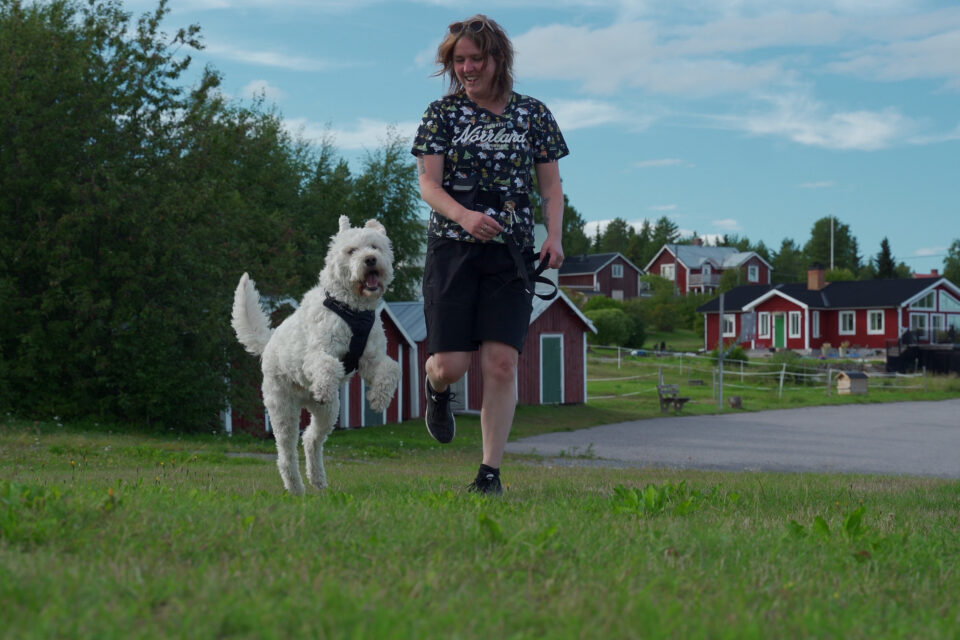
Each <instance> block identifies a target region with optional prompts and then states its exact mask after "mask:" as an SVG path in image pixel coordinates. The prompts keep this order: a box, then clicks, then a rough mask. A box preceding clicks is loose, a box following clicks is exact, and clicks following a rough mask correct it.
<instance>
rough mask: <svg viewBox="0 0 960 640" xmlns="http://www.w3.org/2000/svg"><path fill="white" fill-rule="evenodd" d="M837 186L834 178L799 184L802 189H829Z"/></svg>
mask: <svg viewBox="0 0 960 640" xmlns="http://www.w3.org/2000/svg"><path fill="white" fill-rule="evenodd" d="M834 186H836V183H835V182H834V181H833V180H821V181H820V182H802V183H800V184H798V185H797V187H798V188H800V189H828V188H830V187H834Z"/></svg>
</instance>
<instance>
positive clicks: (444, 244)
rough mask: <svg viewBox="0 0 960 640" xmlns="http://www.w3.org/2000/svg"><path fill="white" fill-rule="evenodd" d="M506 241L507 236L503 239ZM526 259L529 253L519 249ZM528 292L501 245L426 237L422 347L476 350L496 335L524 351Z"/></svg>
mask: <svg viewBox="0 0 960 640" xmlns="http://www.w3.org/2000/svg"><path fill="white" fill-rule="evenodd" d="M507 241H508V242H509V241H510V240H509V239H508V240H507ZM523 255H524V260H525V261H526V262H527V263H528V264H530V263H532V262H533V261H534V258H535V256H534V253H533V251H532V250H530V249H528V250H526V251H524V252H523ZM532 310H533V296H532V295H531V294H530V293H528V292H527V291H526V289H525V288H524V286H523V280H521V279H520V277H519V274H518V273H517V265H516V262H514V260H513V258H512V257H511V255H510V252H509V250H508V249H507V247H506V245H504V244H501V243H499V242H487V243H481V242H462V241H460V240H451V239H448V238H436V237H431V238H429V239H428V240H427V258H426V264H425V265H424V271H423V314H424V317H425V319H426V322H427V351H429V352H430V353H441V352H447V351H476V350H477V349H478V348H479V346H480V343H481V342H484V341H486V340H496V341H497V342H503V343H505V344H509V345H511V346H513V347H514V348H515V349H516V350H517V351H518V352H522V351H523V342H524V340H526V338H527V330H528V329H529V328H530V312H531V311H532Z"/></svg>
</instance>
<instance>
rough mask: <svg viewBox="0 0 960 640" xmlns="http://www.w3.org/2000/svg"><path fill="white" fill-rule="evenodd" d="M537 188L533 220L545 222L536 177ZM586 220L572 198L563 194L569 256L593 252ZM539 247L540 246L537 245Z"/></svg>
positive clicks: (566, 246)
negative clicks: (571, 200)
mask: <svg viewBox="0 0 960 640" xmlns="http://www.w3.org/2000/svg"><path fill="white" fill-rule="evenodd" d="M534 185H535V188H534V190H533V195H532V196H531V198H530V201H531V205H532V206H533V220H534V222H536V223H538V224H543V206H542V204H541V202H540V193H539V191H538V189H537V188H536V179H534ZM584 225H586V220H584V219H583V216H581V215H580V212H579V211H577V210H576V208H575V207H574V206H573V205H572V204H570V198H569V197H568V196H567V194H563V252H564V254H566V255H568V256H581V255H586V254H588V253H590V252H591V250H592V248H593V247H592V245H591V242H590V238H588V237H587V234H586V232H585V231H584V230H583V228H584ZM537 249H539V247H537Z"/></svg>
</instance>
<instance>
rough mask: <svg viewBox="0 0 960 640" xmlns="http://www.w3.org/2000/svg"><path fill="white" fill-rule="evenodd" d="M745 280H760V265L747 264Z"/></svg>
mask: <svg viewBox="0 0 960 640" xmlns="http://www.w3.org/2000/svg"><path fill="white" fill-rule="evenodd" d="M747 282H760V265H756V264H748V265H747Z"/></svg>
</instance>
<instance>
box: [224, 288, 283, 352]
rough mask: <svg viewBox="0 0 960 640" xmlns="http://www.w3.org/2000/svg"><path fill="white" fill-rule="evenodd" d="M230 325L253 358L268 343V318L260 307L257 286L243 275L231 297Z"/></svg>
mask: <svg viewBox="0 0 960 640" xmlns="http://www.w3.org/2000/svg"><path fill="white" fill-rule="evenodd" d="M231 324H232V325H233V330H234V331H236V332H237V340H239V341H240V344H242V345H243V346H244V348H245V349H246V350H247V351H249V352H250V353H252V354H253V355H255V356H259V355H260V354H262V353H263V350H264V349H265V348H266V346H267V342H269V341H270V334H271V333H273V332H272V330H271V329H270V318H268V317H267V314H266V313H265V312H264V311H263V307H261V306H260V293H259V292H258V291H257V284H256V283H255V282H254V281H253V280H251V279H250V276H248V275H247V274H243V276H242V277H241V278H240V284H239V285H237V292H236V293H235V294H234V296H233V316H232V321H231Z"/></svg>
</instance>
